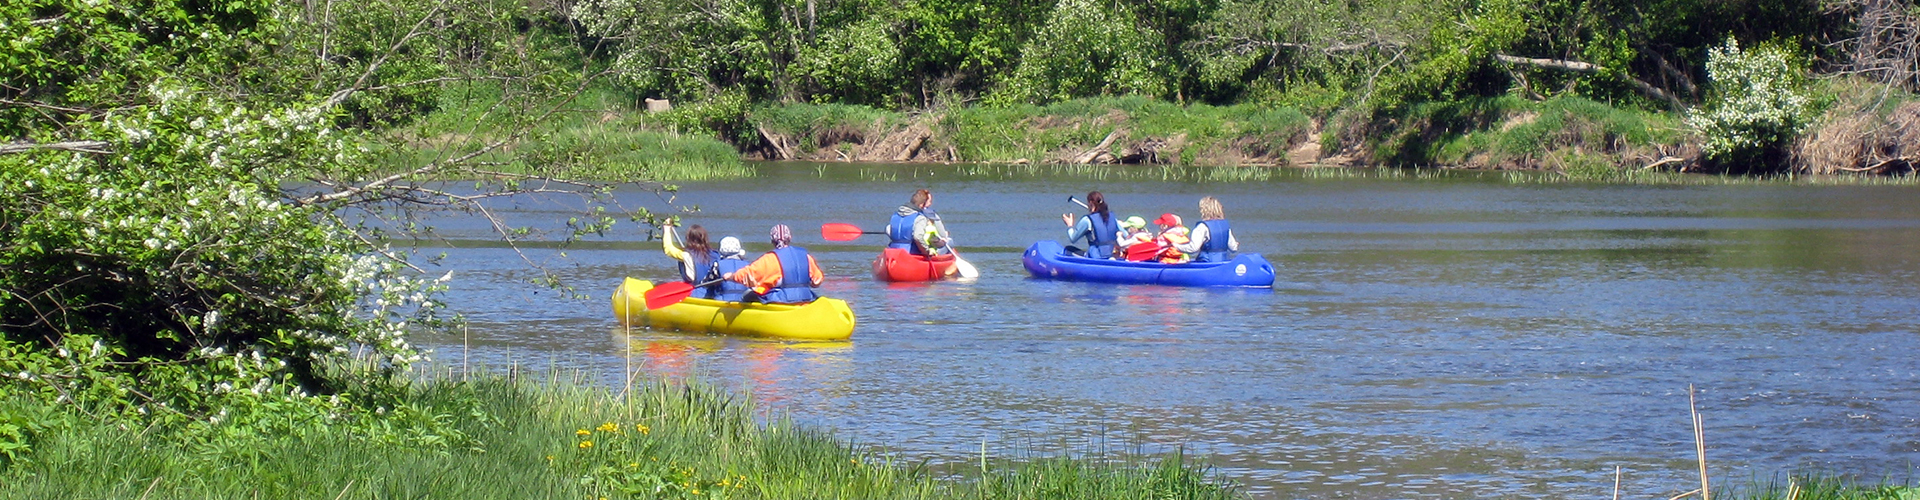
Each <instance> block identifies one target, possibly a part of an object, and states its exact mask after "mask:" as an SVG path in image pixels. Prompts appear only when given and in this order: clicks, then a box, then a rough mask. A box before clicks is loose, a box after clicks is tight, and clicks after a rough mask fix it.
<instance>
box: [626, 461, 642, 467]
mask: <svg viewBox="0 0 1920 500" xmlns="http://www.w3.org/2000/svg"><path fill="white" fill-rule="evenodd" d="M627 468H629V469H638V468H640V462H632V463H629V464H627Z"/></svg>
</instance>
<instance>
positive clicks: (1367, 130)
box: [383, 79, 1920, 184]
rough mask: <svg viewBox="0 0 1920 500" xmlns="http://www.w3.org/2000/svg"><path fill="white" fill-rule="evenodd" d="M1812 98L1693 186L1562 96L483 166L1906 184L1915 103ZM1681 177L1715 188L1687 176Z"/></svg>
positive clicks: (712, 135) (1231, 110) (890, 130)
mask: <svg viewBox="0 0 1920 500" xmlns="http://www.w3.org/2000/svg"><path fill="white" fill-rule="evenodd" d="M1818 87H1819V88H1820V89H1822V91H1823V92H1824V93H1823V96H1824V97H1822V99H1823V100H1825V101H1827V102H1831V103H1833V104H1832V105H1831V106H1830V107H1829V108H1828V110H1827V111H1826V112H1825V113H1824V114H1823V115H1822V116H1821V117H1820V118H1819V120H1818V121H1816V122H1815V125H1814V126H1813V127H1812V128H1811V129H1810V131H1809V132H1808V133H1807V134H1805V135H1803V136H1800V137H1798V138H1797V139H1796V140H1795V141H1794V142H1793V143H1792V147H1791V149H1790V150H1788V151H1785V152H1784V154H1786V155H1788V156H1789V157H1790V158H1791V161H1792V164H1793V168H1791V169H1787V170H1784V171H1781V172H1775V173H1750V174H1745V175H1730V174H1727V173H1725V172H1717V173H1716V172H1703V170H1704V167H1703V166H1702V165H1703V163H1705V161H1706V160H1705V158H1704V157H1703V156H1702V148H1701V144H1700V142H1699V139H1698V137H1697V135H1696V134H1694V133H1693V132H1692V131H1690V130H1689V129H1688V128H1687V124H1686V123H1685V117H1684V116H1683V115H1678V114H1673V113H1667V112H1660V111H1645V110H1637V109H1632V108H1621V107H1616V106H1613V105H1610V104H1607V103H1603V102H1599V101H1594V100H1591V99H1587V98H1583V97H1578V96H1558V97H1552V98H1547V99H1544V100H1529V99H1524V98H1520V97H1517V96H1500V97H1490V98H1476V99H1463V100H1458V101H1452V102H1436V103H1427V104H1420V105H1414V106H1411V107H1409V108H1408V109H1407V110H1406V111H1404V112H1402V113H1400V114H1398V115H1395V116H1391V117H1387V118H1376V119H1375V120H1373V121H1372V122H1370V123H1344V124H1343V123H1342V120H1344V119H1346V118H1345V117H1344V116H1343V115H1340V114H1339V113H1337V112H1335V113H1334V114H1332V115H1326V116H1313V115H1309V114H1308V113H1306V112H1303V111H1301V110H1300V109H1297V108H1293V107H1275V106H1269V105H1262V104H1236V105H1228V106H1213V105H1207V104H1199V103H1195V104H1187V105H1181V104H1177V103H1173V102H1168V101H1162V100H1158V99H1153V98H1148V97H1140V96H1128V97H1096V98H1078V99H1072V100H1068V101H1063V102H1057V103H1054V104H1049V105H1046V106H1035V105H1015V106H1006V107H982V106H965V107H957V108H946V109H938V110H913V111H890V110H885V109H879V108H872V107H867V106H861V105H843V104H807V103H789V104H777V103H763V104H757V105H754V106H752V107H742V106H733V107H732V109H726V110H716V109H714V108H716V107H717V106H719V105H715V104H711V103H693V104H691V105H686V106H684V107H681V108H677V109H673V110H670V111H664V112H648V111H645V110H643V109H640V108H637V107H635V106H631V105H628V104H627V103H625V102H624V100H623V99H622V98H621V97H619V95H618V93H616V92H612V91H599V92H594V93H591V94H590V95H589V97H591V98H590V99H582V102H583V103H585V104H588V105H589V106H588V107H584V108H581V109H577V110H573V111H571V112H570V113H569V114H568V115H567V116H568V117H569V118H567V119H564V120H558V121H556V122H554V123H552V124H550V125H549V128H546V129H542V132H543V133H541V134H538V135H536V136H534V137H532V138H529V139H527V140H525V141H524V143H523V147H520V148H518V149H517V150H516V149H507V150H504V151H501V152H499V153H496V154H493V155H490V156H488V157H487V158H498V159H499V160H500V161H502V162H503V163H504V166H503V167H502V168H503V169H504V170H506V171H510V172H514V173H527V174H539V175H556V176H573V177H580V178H587V179H596V180H629V179H635V178H646V179H658V180H666V181H685V180H707V179H730V178H740V177H744V176H748V175H751V173H750V169H749V168H747V167H746V166H745V165H744V164H743V163H742V162H743V161H765V160H802V161H818V162H861V163H901V164H929V163H931V164H947V163H986V164H1011V165H1027V164H1033V165H1144V166H1155V165H1157V166H1172V167H1202V168H1215V167H1299V168H1318V167H1347V168H1357V169H1361V170H1370V169H1402V170H1408V171H1418V170H1422V169H1445V170H1469V171H1515V172H1542V173H1550V174H1556V175H1554V176H1551V177H1547V178H1538V177H1535V178H1529V177H1524V176H1521V177H1512V179H1513V180H1516V181H1518V182H1548V181H1553V180H1573V181H1588V182H1620V183H1660V184H1671V183H1714V181H1711V180H1706V178H1717V179H1720V183H1741V182H1750V181H1774V182H1779V181H1786V182H1812V183H1832V184H1914V183H1920V176H1916V171H1914V170H1912V169H1911V168H1910V167H1911V165H1913V164H1912V163H1903V161H1904V160H1899V159H1880V158H1882V157H1884V156H1886V155H1887V154H1895V153H1898V152H1902V151H1907V150H1920V147H1917V146H1913V144H1920V99H1915V98H1914V97H1913V96H1911V95H1905V94H1888V95H1881V94H1875V93H1873V88H1872V87H1871V86H1870V85H1864V84H1861V83H1860V82H1857V81H1852V80H1846V79H1836V80H1830V81H1823V82H1821V83H1820V84H1819V85H1818ZM471 104H472V103H464V102H448V103H444V106H445V108H444V110H443V111H437V112H434V113H432V114H429V115H428V116H427V118H425V119H424V120H422V122H421V123H419V124H416V125H414V126H413V127H411V128H410V129H408V130H409V132H408V134H411V135H410V137H412V138H411V139H409V140H408V141H407V142H406V144H407V147H403V148H399V149H396V150H394V151H395V152H394V153H392V154H389V155H388V156H387V157H386V158H385V159H383V162H384V163H387V164H390V165H395V166H398V165H407V164H411V163H413V162H418V161H421V160H423V159H432V158H436V157H441V156H444V153H443V152H444V151H459V150H463V149H467V148H472V147H474V146H475V145H476V144H478V143H480V142H482V141H484V140H486V139H488V138H487V137H479V138H471V137H465V136H463V135H461V134H459V133H457V132H454V131H453V129H454V127H453V126H452V124H461V125H463V126H466V124H467V123H468V119H469V118H470V117H471V116H470V115H472V113H468V112H464V111H462V109H463V107H464V106H469V105H471ZM715 113H720V115H719V116H718V117H717V118H716V117H715V116H714V115H715ZM1329 123H1333V124H1335V125H1328V124H1329ZM716 124H719V125H716ZM728 130H731V131H734V132H736V133H735V134H728V133H726V131H728ZM741 134H744V136H743V135H741ZM729 139H731V140H729ZM1876 152H1879V153H1877V154H1879V156H1874V155H1875V154H1876ZM1692 173H1709V174H1717V175H1687V174H1692ZM1215 177H1216V178H1218V180H1233V179H1239V180H1246V179H1251V178H1266V177H1269V176H1265V175H1259V174H1240V175H1235V176H1225V177H1222V176H1215Z"/></svg>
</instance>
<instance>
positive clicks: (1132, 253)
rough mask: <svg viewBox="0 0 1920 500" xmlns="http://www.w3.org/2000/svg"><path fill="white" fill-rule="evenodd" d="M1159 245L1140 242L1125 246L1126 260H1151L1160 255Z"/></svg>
mask: <svg viewBox="0 0 1920 500" xmlns="http://www.w3.org/2000/svg"><path fill="white" fill-rule="evenodd" d="M1160 250H1161V249H1160V245H1155V244H1152V243H1141V244H1138V245H1133V246H1130V247H1127V260H1131V261H1134V262H1140V261H1146V260H1151V259H1153V258H1154V257H1158V256H1160Z"/></svg>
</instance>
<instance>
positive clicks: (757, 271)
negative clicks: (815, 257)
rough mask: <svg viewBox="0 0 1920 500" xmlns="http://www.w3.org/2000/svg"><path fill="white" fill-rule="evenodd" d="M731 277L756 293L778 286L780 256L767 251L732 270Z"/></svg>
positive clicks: (765, 291)
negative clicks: (749, 262)
mask: <svg viewBox="0 0 1920 500" xmlns="http://www.w3.org/2000/svg"><path fill="white" fill-rule="evenodd" d="M809 257H811V256H809ZM731 279H732V280H733V281H735V282H738V283H740V284H742V285H746V286H749V287H752V288H753V289H754V291H756V292H758V293H767V290H772V289H773V287H776V286H780V258H779V257H775V256H774V255H773V252H767V253H766V254H764V255H761V256H760V258H758V259H754V260H753V263H752V264H747V267H743V268H741V269H740V270H739V271H736V272H734V273H733V277H732V278H731Z"/></svg>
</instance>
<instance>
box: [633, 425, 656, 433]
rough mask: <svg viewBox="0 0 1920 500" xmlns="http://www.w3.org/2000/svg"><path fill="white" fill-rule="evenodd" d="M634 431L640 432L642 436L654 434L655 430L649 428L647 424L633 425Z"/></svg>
mask: <svg viewBox="0 0 1920 500" xmlns="http://www.w3.org/2000/svg"><path fill="white" fill-rule="evenodd" d="M633 430H636V431H640V433H641V434H648V433H652V432H653V429H652V428H649V427H647V424H633Z"/></svg>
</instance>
